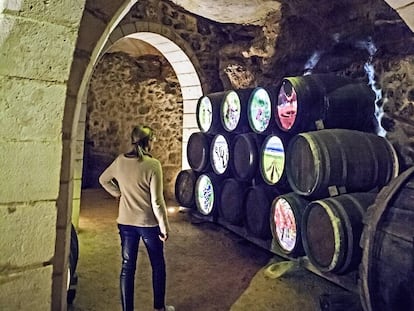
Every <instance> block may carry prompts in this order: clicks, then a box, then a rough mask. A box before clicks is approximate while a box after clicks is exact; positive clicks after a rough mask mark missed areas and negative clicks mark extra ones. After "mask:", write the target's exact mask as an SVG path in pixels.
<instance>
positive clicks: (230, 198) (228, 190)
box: [219, 178, 249, 226]
mask: <svg viewBox="0 0 414 311" xmlns="http://www.w3.org/2000/svg"><path fill="white" fill-rule="evenodd" d="M248 187H249V184H248V183H246V182H241V181H237V180H236V179H234V178H227V179H225V180H224V181H223V184H222V186H221V194H220V204H219V215H220V217H222V218H223V219H224V220H225V221H226V222H228V223H230V224H232V225H237V226H241V225H243V221H244V214H245V213H244V208H243V205H244V204H243V203H244V198H245V194H246V190H247V189H248Z"/></svg>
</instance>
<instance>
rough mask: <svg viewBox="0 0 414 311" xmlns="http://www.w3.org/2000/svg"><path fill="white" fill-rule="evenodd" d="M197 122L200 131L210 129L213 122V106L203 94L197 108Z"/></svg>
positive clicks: (204, 131)
mask: <svg viewBox="0 0 414 311" xmlns="http://www.w3.org/2000/svg"><path fill="white" fill-rule="evenodd" d="M197 123H198V127H199V129H200V131H201V132H203V133H206V132H208V131H209V130H210V128H211V125H212V123H213V107H212V104H211V101H210V98H208V97H207V96H203V97H201V98H200V99H199V102H198V110H197Z"/></svg>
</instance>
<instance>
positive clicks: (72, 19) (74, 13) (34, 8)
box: [3, 0, 85, 27]
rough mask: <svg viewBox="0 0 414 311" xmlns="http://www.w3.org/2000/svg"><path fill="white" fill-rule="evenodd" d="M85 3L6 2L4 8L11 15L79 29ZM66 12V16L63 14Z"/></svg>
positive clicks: (54, 1) (51, 1)
mask: <svg viewBox="0 0 414 311" xmlns="http://www.w3.org/2000/svg"><path fill="white" fill-rule="evenodd" d="M84 3H85V2H84V1H62V0H48V1H6V3H5V4H4V5H5V7H4V8H3V10H4V12H8V13H9V14H16V15H17V14H18V15H19V17H23V18H29V19H33V20H40V21H44V22H48V23H51V24H58V25H65V26H67V27H78V25H79V23H80V20H81V17H82V13H83V10H84ZM62 12H65V14H62Z"/></svg>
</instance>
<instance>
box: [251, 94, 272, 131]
mask: <svg viewBox="0 0 414 311" xmlns="http://www.w3.org/2000/svg"><path fill="white" fill-rule="evenodd" d="M273 93H274V92H271V91H269V90H267V89H266V88H263V87H256V88H254V89H253V90H252V91H251V94H250V97H249V100H248V107H247V118H248V120H249V126H250V129H251V130H252V131H253V132H254V133H257V134H264V135H268V134H270V133H271V132H272V131H273V129H274V128H275V126H276V121H275V115H274V113H273V102H274V100H275V99H274V98H273V97H274V96H273Z"/></svg>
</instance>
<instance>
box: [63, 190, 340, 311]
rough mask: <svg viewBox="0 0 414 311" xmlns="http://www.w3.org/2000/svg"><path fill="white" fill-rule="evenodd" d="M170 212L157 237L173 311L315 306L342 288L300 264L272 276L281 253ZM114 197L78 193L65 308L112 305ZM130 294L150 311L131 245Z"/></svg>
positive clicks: (302, 310) (116, 261)
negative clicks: (165, 235)
mask: <svg viewBox="0 0 414 311" xmlns="http://www.w3.org/2000/svg"><path fill="white" fill-rule="evenodd" d="M168 205H169V207H172V208H173V210H174V212H173V213H171V214H170V216H169V219H170V223H171V227H172V232H171V235H170V238H169V240H168V241H167V242H166V244H165V255H166V261H167V303H168V304H173V305H174V306H175V307H176V310H177V311H227V310H231V311H315V310H320V305H319V298H320V295H321V294H341V293H346V291H345V290H344V289H342V288H341V287H339V286H337V285H335V284H333V283H332V282H330V281H328V280H326V279H324V278H322V277H320V276H318V275H316V274H314V273H312V272H310V271H308V270H306V269H303V268H299V269H295V270H293V271H290V272H288V273H286V274H285V275H283V276H281V277H279V278H276V279H273V278H269V277H267V276H266V275H265V273H264V271H265V269H266V267H267V266H268V265H269V264H271V263H274V262H275V261H276V262H277V261H283V260H284V259H283V258H280V257H278V256H275V255H274V254H272V253H271V252H269V251H267V250H265V249H263V248H260V247H258V246H256V245H254V244H252V243H250V242H248V241H246V240H245V239H243V238H241V237H240V236H238V235H237V234H235V233H232V232H230V231H228V230H227V229H225V228H223V227H222V226H220V225H217V224H213V223H198V224H194V223H192V222H191V217H190V215H189V213H188V212H182V211H179V208H178V206H176V205H175V203H174V202H173V203H169V204H168ZM116 215H117V202H116V200H114V199H113V198H112V197H110V196H109V195H108V194H106V193H105V192H104V191H103V190H100V189H86V190H83V192H82V200H81V217H80V222H79V228H78V230H77V231H78V237H79V244H80V245H79V247H80V257H79V262H78V268H77V271H78V276H79V281H78V286H77V293H76V298H75V300H74V303H73V305H71V306H69V308H68V310H70V311H116V310H121V307H120V303H119V278H118V276H119V272H120V263H121V260H120V243H119V236H118V231H117V227H116V221H115V219H116ZM135 301H136V307H135V310H137V311H150V310H152V287H151V272H150V266H149V260H148V256H147V254H146V251H145V247H144V246H143V245H142V247H141V248H140V250H139V259H138V268H137V275H136V293H135Z"/></svg>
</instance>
